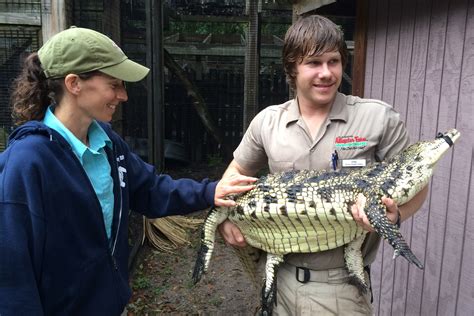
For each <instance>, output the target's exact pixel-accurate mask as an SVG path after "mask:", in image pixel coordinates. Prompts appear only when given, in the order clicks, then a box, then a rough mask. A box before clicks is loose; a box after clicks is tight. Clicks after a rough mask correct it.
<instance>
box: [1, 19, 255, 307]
mask: <svg viewBox="0 0 474 316" xmlns="http://www.w3.org/2000/svg"><path fill="white" fill-rule="evenodd" d="M148 71H149V70H148V68H146V67H144V66H142V65H139V64H137V63H135V62H133V61H131V60H129V59H128V58H127V56H125V54H124V53H123V52H122V50H121V49H120V48H119V47H118V46H117V45H116V44H115V43H114V42H113V41H112V40H110V39H109V38H108V37H106V36H105V35H103V34H101V33H98V32H95V31H92V30H89V29H83V28H70V29H68V30H65V31H62V32H60V33H58V34H56V35H55V36H54V37H52V38H51V39H50V40H49V41H48V42H47V43H45V45H44V46H43V47H42V48H41V49H40V50H39V51H38V53H33V54H31V55H30V56H29V57H27V58H26V60H25V65H24V68H23V71H22V73H21V74H20V76H19V77H18V78H17V79H16V81H15V83H14V90H13V93H12V106H13V117H14V119H15V121H16V123H17V124H19V125H20V124H21V126H20V127H18V128H17V129H16V130H15V131H14V132H13V133H12V135H11V136H10V140H9V145H8V148H7V150H6V151H5V152H4V153H2V154H1V155H0V315H2V316H6V315H41V314H45V315H56V314H60V315H76V314H77V315H119V314H120V313H121V312H122V311H123V309H124V307H125V305H126V304H127V301H128V300H129V298H130V288H129V285H128V270H127V262H128V238H127V230H128V216H127V214H128V210H129V209H131V210H134V211H137V212H139V213H141V214H143V215H145V216H147V217H151V218H155V217H162V216H168V215H174V214H187V213H190V212H192V211H196V210H201V209H204V208H207V207H209V206H212V205H220V206H230V205H233V202H232V201H230V200H226V199H225V196H226V195H227V194H230V193H240V192H243V191H246V190H249V189H251V188H252V187H253V185H251V184H249V183H252V182H253V181H255V179H254V178H250V177H244V176H239V177H235V178H233V179H232V180H231V181H226V182H225V183H224V182H219V183H215V182H210V181H209V180H203V181H202V182H200V183H199V182H196V181H193V180H190V179H181V180H173V179H171V178H170V177H169V176H167V175H156V174H155V170H154V167H153V166H151V165H148V164H146V163H145V162H143V161H142V160H141V159H140V158H139V157H138V156H137V155H135V154H133V153H132V152H131V151H130V149H129V147H128V146H127V144H126V143H125V142H124V141H123V140H122V139H121V138H120V137H119V136H118V135H117V134H116V133H115V132H113V131H112V130H111V128H110V126H109V125H108V124H107V123H103V122H109V121H110V120H111V119H112V115H113V114H114V112H115V110H116V108H117V106H119V104H120V103H122V102H125V101H127V92H126V90H125V87H124V84H123V82H124V81H132V82H133V81H139V80H141V79H143V78H144V77H145V76H146V74H147V73H148Z"/></svg>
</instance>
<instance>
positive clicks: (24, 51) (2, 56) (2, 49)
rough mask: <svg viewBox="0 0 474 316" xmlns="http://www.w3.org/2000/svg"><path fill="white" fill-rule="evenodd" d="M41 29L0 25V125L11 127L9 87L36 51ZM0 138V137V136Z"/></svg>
mask: <svg viewBox="0 0 474 316" xmlns="http://www.w3.org/2000/svg"><path fill="white" fill-rule="evenodd" d="M40 32H41V29H40V28H39V27H22V26H17V25H0V74H1V76H0V125H1V126H7V127H9V126H11V115H10V106H9V94H10V87H11V83H12V81H13V79H14V78H15V77H16V76H17V75H18V73H19V71H20V69H21V63H22V61H23V59H24V57H26V56H27V55H28V54H29V53H31V52H33V51H36V50H38V48H39V37H40ZM0 136H1V135H0Z"/></svg>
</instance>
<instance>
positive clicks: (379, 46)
mask: <svg viewBox="0 0 474 316" xmlns="http://www.w3.org/2000/svg"><path fill="white" fill-rule="evenodd" d="M387 1H388V0H382V1H371V6H374V7H375V11H372V12H371V14H373V15H372V17H371V19H374V25H373V27H374V31H375V34H374V53H373V55H372V56H371V57H372V59H373V61H372V78H371V80H372V84H371V89H370V94H369V95H370V98H374V99H381V98H382V87H383V75H384V74H383V71H384V62H385V45H386V32H387V18H386V12H387ZM382 247H383V246H382ZM382 247H381V249H382ZM379 250H380V249H379ZM380 253H381V252H380V251H379V253H378V254H377V258H376V260H375V262H374V263H373V264H372V265H371V279H372V289H373V298H374V302H373V306H374V311H375V313H376V314H377V313H378V310H379V308H380V303H381V302H380V301H381V288H382V286H381V285H382V266H383V260H382V256H381V255H380Z"/></svg>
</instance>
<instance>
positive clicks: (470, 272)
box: [453, 1, 474, 315]
mask: <svg viewBox="0 0 474 316" xmlns="http://www.w3.org/2000/svg"><path fill="white" fill-rule="evenodd" d="M467 12H468V13H467V17H468V20H467V23H466V36H465V39H464V56H463V62H462V67H461V68H462V73H461V85H460V91H459V93H460V97H459V108H458V113H461V114H462V115H458V116H457V122H456V126H457V128H458V129H459V130H460V131H461V133H462V135H461V137H462V139H463V140H467V146H465V147H464V146H458V145H456V146H458V148H456V155H455V156H454V163H453V166H455V168H456V169H460V170H462V171H463V172H464V173H466V174H468V175H469V176H470V178H469V181H467V182H466V183H465V184H467V185H468V187H469V191H468V197H467V205H466V206H465V208H464V209H459V210H458V211H464V212H465V214H466V216H465V220H464V223H465V226H464V239H463V241H462V244H463V246H462V250H461V259H460V262H461V271H460V275H459V289H458V296H457V298H456V309H455V312H454V314H455V315H471V314H472V311H473V310H474V303H473V302H474V290H473V284H474V266H473V262H474V149H473V139H474V126H473V124H472V121H473V118H474V107H473V106H472V101H473V100H472V99H473V98H472V96H474V1H470V3H469V8H468V11H467ZM459 147H462V148H459ZM458 150H459V151H458ZM469 150H470V151H471V153H470V154H469ZM458 152H459V154H458ZM461 160H462V161H463V162H461ZM466 163H470V166H466ZM458 164H459V165H458ZM461 168H464V170H463V169H461ZM469 169H470V172H468V170H469Z"/></svg>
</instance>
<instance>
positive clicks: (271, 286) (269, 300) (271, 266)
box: [261, 253, 284, 316]
mask: <svg viewBox="0 0 474 316" xmlns="http://www.w3.org/2000/svg"><path fill="white" fill-rule="evenodd" d="M283 260H284V258H283V256H282V255H275V254H271V253H268V254H267V262H266V264H265V284H264V285H263V288H262V307H261V315H264V316H267V315H271V314H272V310H273V304H276V289H277V271H278V267H279V266H280V264H281V263H282V262H283Z"/></svg>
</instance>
